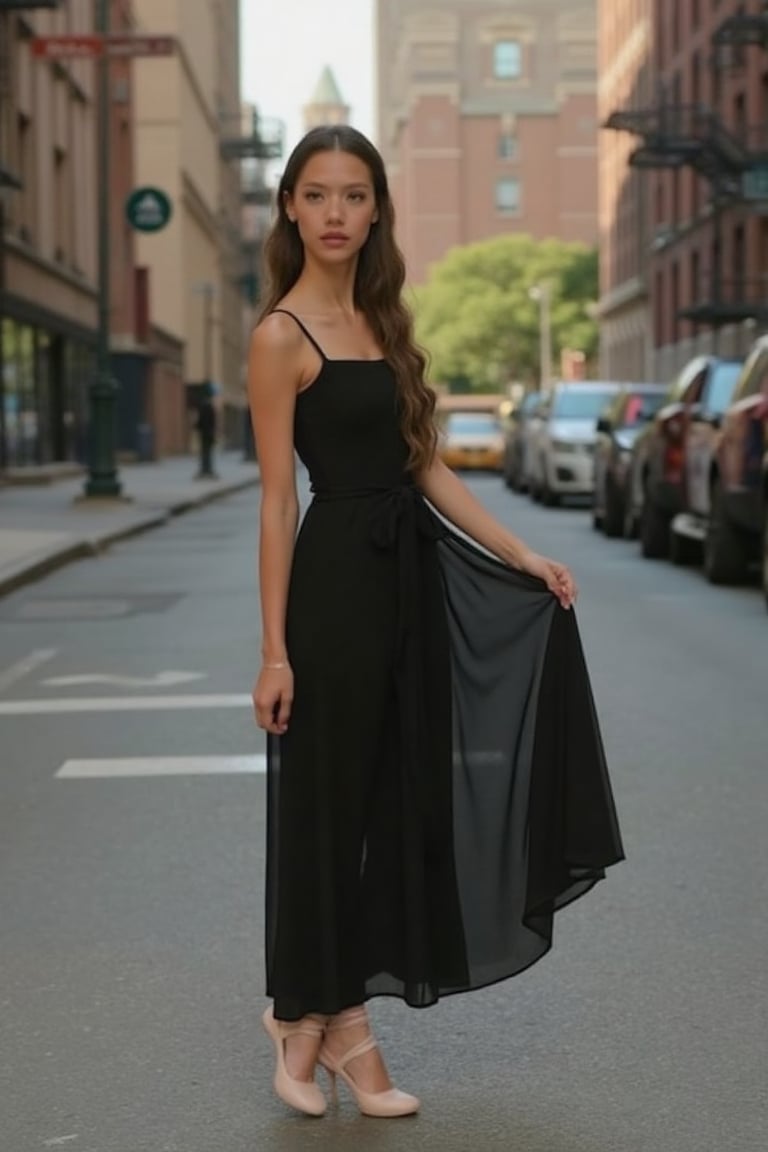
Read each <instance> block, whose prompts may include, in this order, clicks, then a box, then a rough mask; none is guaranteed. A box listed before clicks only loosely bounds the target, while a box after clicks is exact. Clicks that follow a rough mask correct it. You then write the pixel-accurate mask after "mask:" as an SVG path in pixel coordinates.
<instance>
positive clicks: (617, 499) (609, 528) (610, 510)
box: [603, 477, 624, 537]
mask: <svg viewBox="0 0 768 1152" xmlns="http://www.w3.org/2000/svg"><path fill="white" fill-rule="evenodd" d="M623 530H624V501H623V499H622V495H621V493H620V492H618V491H617V489H616V485H615V483H614V482H613V481H612V480H611V479H610V477H606V481H605V516H604V518H603V531H604V532H605V534H606V536H611V537H616V536H621V535H622V533H623Z"/></svg>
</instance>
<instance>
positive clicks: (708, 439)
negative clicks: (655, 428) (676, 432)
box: [669, 360, 742, 564]
mask: <svg viewBox="0 0 768 1152" xmlns="http://www.w3.org/2000/svg"><path fill="white" fill-rule="evenodd" d="M741 369H742V365H741V363H740V362H739V361H736V360H725V361H722V362H721V363H720V364H718V365H717V366H716V367H715V368H714V369H713V370H712V372H711V373H710V374H709V377H708V380H707V384H706V387H705V388H703V389H702V392H701V394H700V396H699V398H698V399H697V400H696V401H694V403H693V404H692V405H691V407H690V410H689V412H688V420H687V424H686V429H685V446H684V453H683V456H684V477H683V492H682V499H683V508H682V511H680V512H678V514H677V516H675V518H674V519H673V521H672V524H671V529H670V531H671V534H670V539H669V554H670V558H671V560H672V562H673V563H674V564H689V563H694V562H697V561H698V560H700V559H701V558H702V555H703V550H704V545H705V541H706V535H707V528H708V525H709V519H710V493H711V490H712V481H713V478H714V477H715V476H716V472H717V468H716V464H715V460H716V457H717V452H718V447H719V444H720V440H721V438H722V424H723V417H724V415H725V413H726V411H727V410H728V408H729V406H730V404H731V401H732V399H733V396H734V392H735V389H736V385H737V383H738V379H739V374H740V372H741ZM711 559H712V557H711V556H710V560H711Z"/></svg>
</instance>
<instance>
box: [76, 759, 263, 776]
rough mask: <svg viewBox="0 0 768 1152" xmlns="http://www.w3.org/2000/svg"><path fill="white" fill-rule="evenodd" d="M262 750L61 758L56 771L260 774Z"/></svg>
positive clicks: (94, 773)
mask: <svg viewBox="0 0 768 1152" xmlns="http://www.w3.org/2000/svg"><path fill="white" fill-rule="evenodd" d="M266 770H267V757H266V754H264V753H260V754H257V755H254V756H127V757H123V758H121V759H116V758H113V759H106V760H65V761H64V763H63V764H62V766H61V768H59V770H58V772H57V773H56V775H57V777H59V779H62V780H97V779H110V778H112V779H115V778H117V777H122V778H130V777H136V776H230V775H242V774H249V775H257V776H263V775H264V773H265V772H266Z"/></svg>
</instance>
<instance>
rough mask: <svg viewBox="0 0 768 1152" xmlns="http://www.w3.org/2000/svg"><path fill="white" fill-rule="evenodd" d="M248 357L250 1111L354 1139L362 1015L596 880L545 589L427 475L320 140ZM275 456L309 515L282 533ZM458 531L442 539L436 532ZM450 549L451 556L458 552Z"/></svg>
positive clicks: (544, 569)
mask: <svg viewBox="0 0 768 1152" xmlns="http://www.w3.org/2000/svg"><path fill="white" fill-rule="evenodd" d="M266 255H267V264H268V271H269V274H270V286H269V290H268V293H267V298H266V301H265V306H264V309H263V313H262V317H261V320H260V322H259V323H258V325H257V326H256V328H255V331H254V333H253V337H252V343H251V349H250V357H249V398H250V406H251V415H252V420H253V428H254V434H255V438H256V445H257V452H258V458H259V462H260V467H261V483H262V491H261V535H260V563H259V570H260V586H261V607H262V620H263V654H262V655H263V662H262V665H261V669H260V671H259V673H258V678H257V681H256V684H255V687H254V691H253V699H254V707H255V712H256V719H257V722H258V724H259V725H260V726H261V727H262V728H264V729H265V730H266V732H267V734H268V736H267V745H268V845H267V897H266V899H267V909H266V956H267V993H268V995H269V996H271V997H272V999H273V1003H272V1005H271V1006H270V1007H269V1008H268V1009H267V1011H266V1013H265V1015H264V1025H265V1027H266V1029H267V1031H268V1032H269V1034H270V1036H271V1037H272V1039H273V1041H274V1043H275V1048H276V1056H277V1069H276V1073H275V1089H276V1091H277V1093H278V1095H279V1096H280V1097H281V1098H282V1099H283V1100H284V1101H285V1102H286V1103H288V1104H290V1105H292V1106H293V1107H295V1108H297V1109H299V1110H300V1111H302V1112H305V1113H308V1114H311V1115H322V1114H323V1112H324V1111H325V1108H326V1100H325V1096H324V1095H323V1093H322V1092H321V1090H320V1088H319V1086H318V1085H317V1084H316V1083H315V1079H314V1076H315V1067H316V1064H317V1063H320V1064H321V1065H323V1066H324V1067H325V1068H326V1069H327V1070H328V1072H329V1073H330V1075H331V1079H332V1084H333V1087H334V1088H335V1080H336V1076H340V1077H341V1078H342V1079H343V1080H344V1081H345V1082H346V1084H347V1085H348V1087H349V1089H350V1090H351V1091H352V1093H353V1094H354V1095H355V1097H356V1099H357V1102H358V1105H359V1107H360V1109H361V1110H362V1111H363V1112H364V1113H367V1114H369V1115H379V1116H398V1115H407V1114H409V1113H412V1112H415V1111H416V1110H417V1108H418V1106H419V1102H418V1100H417V1099H416V1098H415V1097H413V1096H410V1095H408V1094H406V1093H404V1092H399V1091H398V1090H397V1089H395V1088H393V1087H392V1084H391V1083H390V1080H389V1077H388V1074H387V1071H386V1067H385V1065H384V1062H383V1059H382V1057H381V1055H380V1053H379V1051H378V1048H377V1046H376V1042H375V1040H374V1039H373V1038H372V1036H371V1032H370V1027H369V1023H368V1020H367V1016H366V1011H365V1004H366V1002H367V1001H368V1000H369V999H370V998H371V997H373V996H380V995H390V996H398V997H400V998H402V999H403V1000H405V1001H406V1002H407V1003H408V1004H410V1005H412V1006H414V1007H426V1006H428V1005H431V1004H434V1003H435V1002H436V1000H437V999H438V997H439V996H440V995H443V994H449V993H455V992H464V991H468V990H470V989H474V988H479V987H482V986H485V985H488V984H490V983H493V982H494V981H498V980H502V979H505V978H507V977H509V976H511V975H513V974H515V973H517V972H520V971H522V970H523V969H524V968H526V967H528V966H529V965H530V964H532V963H534V962H535V961H536V960H537V959H538V958H539V957H541V956H542V955H543V954H544V953H545V952H546V951H547V949H548V948H549V947H550V944H551V936H552V919H553V914H554V912H555V910H556V909H557V908H559V907H562V906H563V905H564V904H566V903H567V902H569V901H570V900H573V899H574V898H575V897H577V896H579V895H581V894H582V893H583V892H585V891H587V889H589V888H590V887H591V886H592V885H593V884H594V883H595V882H596V881H597V880H598V879H600V878H601V877H602V876H603V874H604V871H603V870H604V868H605V867H606V866H607V865H609V864H612V863H614V862H616V861H618V860H620V859H621V858H622V849H621V842H620V837H619V830H618V825H617V822H616V816H615V811H614V806H613V800H612V796H611V789H610V784H609V780H608V776H607V772H606V767H605V760H604V756H603V749H602V743H601V739H600V733H599V729H598V724H597V720H596V717H595V711H594V706H593V703H592V696H591V691H590V686H589V681H588V677H587V672H586V668H585V666H584V661H583V656H582V650H581V646H580V642H579V637H578V632H577V629H576V623H575V619H574V614H573V612H572V611H570V609H571V606H572V605H573V603H574V600H575V598H576V588H575V584H574V580H573V577H572V575H571V573H570V572H569V570H568V569H567V568H566V566H565V565H563V564H560V563H557V562H555V561H553V560H549V559H546V558H545V557H543V556H540V555H537V554H536V553H535V552H533V551H532V550H531V549H530V548H528V547H526V545H525V544H524V543H523V542H522V541H521V540H520V539H518V538H517V537H516V536H514V535H513V534H512V533H511V532H509V531H508V530H507V529H506V528H504V527H503V526H502V525H501V524H500V523H499V522H498V521H496V520H495V519H494V518H493V517H492V516H491V515H490V514H489V513H488V512H487V511H486V510H485V508H484V507H483V506H482V504H480V503H479V502H478V501H477V500H476V499H475V497H474V496H473V495H472V494H471V492H470V491H469V490H468V489H467V488H466V487H465V485H464V484H463V483H462V482H461V481H460V480H459V479H458V477H457V476H455V475H454V474H453V473H452V472H451V471H449V470H448V469H447V468H446V467H445V466H444V465H443V464H442V463H441V461H440V459H439V457H438V455H437V454H436V452H435V445H436V432H435V427H434V423H433V412H434V406H435V397H434V394H433V392H432V391H431V390H430V388H429V387H428V386H427V384H426V382H425V378H424V375H425V359H424V356H423V355H422V353H421V352H420V351H419V349H418V348H417V347H416V345H415V344H414V339H413V332H412V323H411V317H410V315H409V312H408V310H407V308H406V306H405V304H404V302H403V299H402V295H401V293H402V289H403V283H404V278H405V273H404V265H403V260H402V257H401V255H400V253H399V251H398V248H397V246H396V243H395V239H394V213H393V208H392V202H391V199H390V194H389V190H388V186H387V179H386V175H385V171H384V166H383V163H382V160H381V157H380V156H379V154H378V152H377V151H376V149H375V148H374V147H373V146H372V145H371V144H370V143H369V142H368V140H366V138H365V137H364V136H362V135H360V133H358V132H356V131H355V130H353V129H351V128H347V127H328V128H318V129H315V130H313V131H312V132H310V133H309V134H308V135H307V136H306V137H305V138H304V139H303V140H302V142H301V143H300V144H299V145H298V147H297V148H296V150H295V151H294V153H293V155H292V156H291V157H290V159H289V161H288V164H287V166H286V169H285V174H284V176H283V178H282V181H281V183H280V188H279V191H278V203H277V218H276V221H275V224H274V227H273V229H272V232H271V234H270V237H269V240H268V242H267V251H266ZM294 450H295V451H296V452H298V455H299V457H300V458H301V460H302V461H303V462H304V464H305V465H306V467H307V469H308V471H309V475H310V479H311V482H312V492H313V499H312V503H311V506H310V507H309V509H308V511H307V512H306V515H305V516H304V519H303V521H302V524H301V530H300V531H299V532H298V535H297V528H298V522H299V505H298V499H297V492H296V479H295V467H294V460H295V456H294ZM455 529H458V530H459V531H458V532H457V531H455ZM473 542H474V543H473Z"/></svg>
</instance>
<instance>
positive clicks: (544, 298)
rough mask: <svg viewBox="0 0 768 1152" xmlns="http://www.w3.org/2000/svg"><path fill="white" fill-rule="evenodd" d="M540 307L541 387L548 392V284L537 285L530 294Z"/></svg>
mask: <svg viewBox="0 0 768 1152" xmlns="http://www.w3.org/2000/svg"><path fill="white" fill-rule="evenodd" d="M528 295H529V296H530V298H531V300H535V301H536V302H537V303H538V305H539V387H540V389H541V391H542V392H548V391H549V389H550V387H551V385H552V316H551V309H550V292H549V287H548V285H546V284H535V285H534V286H533V288H531V289H530V290H529V292H528Z"/></svg>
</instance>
